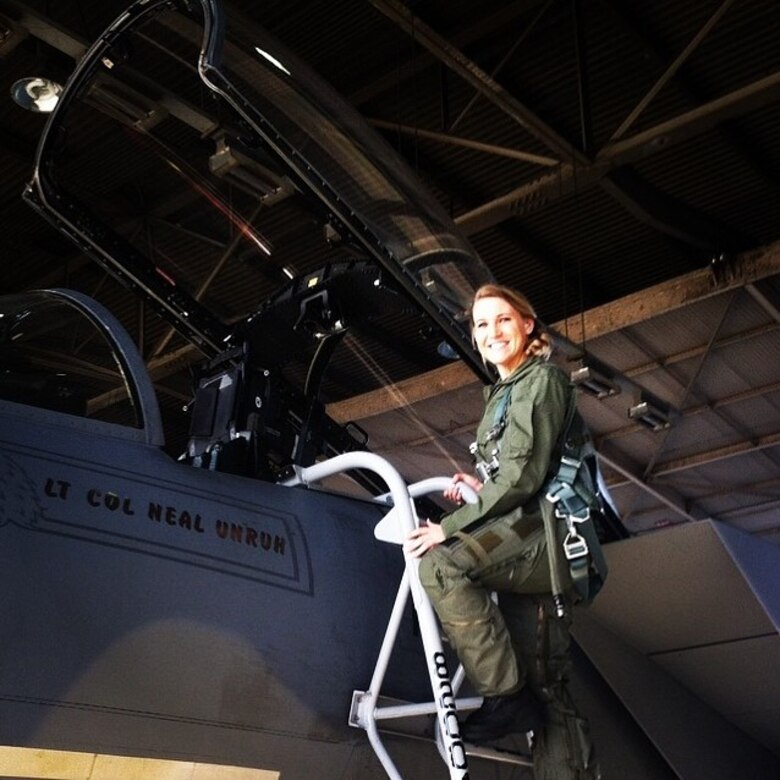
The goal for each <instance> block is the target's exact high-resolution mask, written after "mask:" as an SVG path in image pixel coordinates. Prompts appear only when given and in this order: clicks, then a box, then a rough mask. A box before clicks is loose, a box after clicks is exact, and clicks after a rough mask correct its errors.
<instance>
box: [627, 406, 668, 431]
mask: <svg viewBox="0 0 780 780" xmlns="http://www.w3.org/2000/svg"><path fill="white" fill-rule="evenodd" d="M628 416H629V418H630V419H632V420H636V421H637V422H638V423H642V425H644V426H646V427H647V428H649V429H650V430H651V431H662V430H664V429H665V428H668V427H669V426H670V425H671V421H670V419H669V412H668V411H666V410H665V409H661V408H660V407H658V406H656V405H655V404H653V403H650V401H640V402H639V403H637V404H635V405H634V406H632V407H630V408H629V410H628Z"/></svg>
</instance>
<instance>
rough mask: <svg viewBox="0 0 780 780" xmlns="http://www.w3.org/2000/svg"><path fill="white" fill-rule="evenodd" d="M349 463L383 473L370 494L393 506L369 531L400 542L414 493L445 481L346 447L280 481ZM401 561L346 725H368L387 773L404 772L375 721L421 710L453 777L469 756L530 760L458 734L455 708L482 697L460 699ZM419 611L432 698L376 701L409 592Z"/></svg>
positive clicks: (462, 771)
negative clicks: (409, 475) (407, 474)
mask: <svg viewBox="0 0 780 780" xmlns="http://www.w3.org/2000/svg"><path fill="white" fill-rule="evenodd" d="M352 469H360V470H368V471H373V472H375V473H376V474H377V475H378V476H380V477H381V478H382V479H383V480H384V481H385V483H386V485H387V486H388V488H390V490H389V492H388V493H385V494H383V495H381V496H377V497H375V499H374V500H375V501H377V502H379V503H381V504H383V505H386V506H391V507H392V509H391V510H390V511H389V512H388V513H387V514H386V515H385V516H384V517H383V518H382V520H381V521H380V522H379V523H378V524H377V526H376V528H375V530H374V535H375V536H376V537H377V538H378V539H380V540H382V541H385V542H390V543H395V544H402V542H403V540H404V539H405V538H406V536H407V535H408V534H409V533H411V531H412V530H413V529H414V528H415V527H416V526H417V525H418V524H419V520H418V517H417V513H416V511H415V507H414V499H416V498H420V497H422V496H424V495H429V494H432V493H440V492H441V491H442V490H444V489H445V488H446V487H447V486H448V485H449V484H450V481H451V480H450V478H449V477H434V478H431V479H426V480H423V481H422V482H416V483H415V484H413V485H407V484H406V483H405V482H404V480H403V478H402V477H401V475H400V474H399V473H398V471H396V469H395V468H394V467H393V466H392V465H391V464H390V463H388V461H386V460H385V459H384V458H382V457H380V456H379V455H375V454H373V453H370V452H348V453H344V454H343V455H337V456H336V457H334V458H330V459H329V460H326V461H323V462H322V463H317V464H315V465H313V466H308V467H296V470H295V476H293V477H291V478H290V479H289V480H287V481H285V483H284V484H285V485H290V486H292V485H307V486H308V485H314V484H316V483H318V482H321V481H322V480H324V479H326V478H328V477H332V476H334V475H336V474H340V473H342V472H345V471H350V470H352ZM461 492H462V494H463V496H464V499H465V500H466V501H468V502H469V503H474V502H475V501H476V500H477V499H476V494H475V493H474V492H473V491H472V490H471V489H470V488H468V486H466V485H461ZM403 556H404V562H405V564H406V566H405V571H404V574H403V576H402V578H401V583H400V585H399V587H398V593H397V595H396V598H395V603H394V605H393V609H392V612H391V614H390V620H389V622H388V625H387V629H386V631H385V636H384V640H383V641H382V646H381V648H380V650H379V656H378V658H377V662H376V666H375V668H374V674H373V676H372V678H371V683H370V686H369V688H368V690H367V691H355V692H354V693H353V695H352V706H351V708H350V713H349V725H350V726H353V727H355V728H362V729H365V731H366V733H367V735H368V739H369V742H370V743H371V746H372V748H373V749H374V752H375V753H376V755H377V758H378V759H379V760H380V762H381V763H382V766H383V767H384V770H385V772H386V773H387V776H388V777H389V778H391V780H403V778H402V777H401V775H400V773H399V772H398V769H397V768H396V766H395V764H394V763H393V760H392V758H391V757H390V755H389V753H388V752H387V749H386V748H385V746H384V744H383V743H382V740H381V738H380V736H379V728H378V726H377V722H378V721H390V720H394V719H401V718H414V717H419V716H421V715H435V716H436V719H435V728H434V734H435V740H436V746H437V748H438V751H439V755H440V756H441V758H442V760H443V761H444V763H445V764H446V765H447V768H448V770H449V776H450V779H451V780H467V778H468V758H467V757H468V756H475V757H477V756H478V757H479V758H482V759H488V760H492V761H497V762H500V763H505V764H515V765H519V766H530V765H531V761H530V759H529V758H528V757H526V756H522V755H519V754H517V753H512V752H508V751H501V750H493V749H491V748H483V747H477V746H474V745H468V744H465V743H464V742H463V740H462V739H461V738H460V729H459V727H458V717H457V712H458V711H461V712H462V711H464V710H470V709H474V708H476V707H479V705H480V704H481V703H482V699H481V698H479V697H474V698H466V699H457V700H456V698H455V697H456V696H457V692H458V690H459V688H460V685H461V683H462V682H463V679H464V673H463V667H462V666H461V667H459V668H458V670H457V671H456V673H455V676H454V678H452V679H450V675H449V671H448V668H447V662H446V659H445V655H444V650H443V648H442V643H441V635H440V632H439V626H438V623H437V620H436V615H435V613H434V611H433V607H432V605H431V602H430V600H429V599H428V596H427V594H426V593H425V591H424V589H423V588H422V586H421V585H420V580H419V577H418V573H417V569H418V566H419V561H418V560H417V559H416V558H412V557H411V556H410V555H408V554H407V553H406V552H404V553H403ZM409 593H411V594H412V601H413V604H414V607H415V610H416V611H417V619H418V623H419V626H420V638H421V640H422V644H423V651H424V654H425V661H426V665H427V669H428V676H429V678H430V681H431V691H432V693H433V701H431V702H423V703H400V704H399V703H392V704H387V703H384V702H381V703H380V692H381V687H382V683H383V681H384V677H385V673H386V671H387V667H388V664H389V662H390V657H391V654H392V651H393V647H394V645H395V641H396V638H397V636H398V631H399V629H400V625H401V618H402V616H403V613H404V609H405V607H406V603H407V601H408V598H409Z"/></svg>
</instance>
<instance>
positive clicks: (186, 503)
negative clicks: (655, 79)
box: [0, 0, 527, 778]
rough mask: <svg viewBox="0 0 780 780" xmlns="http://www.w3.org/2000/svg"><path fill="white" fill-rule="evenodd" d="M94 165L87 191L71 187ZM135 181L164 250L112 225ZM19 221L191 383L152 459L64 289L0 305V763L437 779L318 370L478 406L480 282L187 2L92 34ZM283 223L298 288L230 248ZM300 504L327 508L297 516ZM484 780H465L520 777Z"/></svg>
mask: <svg viewBox="0 0 780 780" xmlns="http://www.w3.org/2000/svg"><path fill="white" fill-rule="evenodd" d="M98 147H99V148H100V159H102V160H105V159H114V160H115V161H116V164H115V165H112V166H110V168H108V169H106V168H105V167H103V166H100V167H95V166H90V161H91V157H92V153H93V152H94V150H95V149H96V148H98ZM146 175H148V177H149V181H153V182H154V190H155V195H156V196H157V197H158V199H159V200H158V204H157V208H158V213H159V215H160V216H161V217H162V216H165V218H166V220H167V224H168V226H169V227H170V225H174V226H175V227H176V231H172V232H171V233H170V235H168V234H166V233H165V231H164V229H163V228H160V231H159V233H158V235H157V239H156V241H155V242H150V241H149V237H148V236H147V235H145V234H144V232H143V231H139V230H137V229H136V227H135V225H134V224H133V222H132V220H131V219H130V218H129V217H128V216H127V213H125V212H123V211H122V210H121V209H118V208H117V198H116V193H118V192H119V193H121V192H122V191H123V187H124V186H125V185H126V183H127V182H130V181H137V180H138V179H139V178H141V179H143V177H144V176H146ZM127 186H129V185H127ZM25 197H26V198H27V200H28V201H29V202H30V203H31V204H32V205H33V206H34V207H35V208H36V209H37V210H38V211H39V212H40V213H41V214H42V215H43V216H44V217H45V218H46V219H48V220H49V221H50V222H51V223H53V224H54V225H55V226H56V227H57V229H58V230H59V231H61V232H62V233H63V234H64V235H66V236H68V237H69V238H70V239H71V240H73V241H74V242H76V244H77V245H78V246H79V247H80V248H81V249H82V250H83V251H84V252H85V253H86V254H88V255H89V256H90V257H91V258H92V259H93V260H94V261H96V262H97V263H98V264H100V265H101V266H102V267H103V268H105V269H106V270H107V271H109V272H110V273H111V274H112V275H113V276H114V277H116V278H117V279H118V280H119V281H120V282H122V284H123V285H124V287H125V288H126V289H128V290H130V291H131V292H132V293H133V294H134V295H135V296H138V297H140V298H141V299H142V300H143V301H144V302H145V305H148V306H150V307H152V308H153V309H154V310H156V311H157V312H158V313H159V314H160V315H161V318H162V320H161V322H162V323H163V324H162V325H161V333H162V334H164V328H167V327H168V326H169V325H170V326H173V327H174V328H175V329H176V331H177V332H178V334H180V336H179V337H183V339H184V341H183V342H180V343H183V344H185V346H184V347H179V349H189V348H192V347H194V348H195V349H197V350H198V351H199V352H200V353H202V357H203V358H204V362H203V364H202V366H201V368H200V369H199V370H198V373H197V376H196V377H195V380H196V381H195V389H194V399H193V401H192V402H191V403H190V404H189V411H190V412H191V425H190V435H189V440H188V442H187V444H186V448H184V451H183V452H182V454H181V456H180V457H178V458H175V457H172V456H171V455H170V454H168V452H166V449H165V446H164V445H165V441H164V435H163V429H162V425H161V417H160V411H159V407H158V401H157V398H156V396H155V392H154V389H153V386H152V382H151V380H150V378H149V375H148V373H147V367H146V365H145V364H144V361H143V360H142V358H141V356H140V354H139V351H138V349H137V348H136V346H135V345H134V343H133V342H132V340H131V338H130V337H129V336H128V334H127V332H126V331H125V329H124V328H123V327H122V325H121V324H120V323H119V321H118V319H116V318H115V316H114V315H113V314H112V313H110V312H109V311H108V310H107V309H106V308H104V307H103V306H102V305H100V304H98V303H96V302H95V301H94V300H92V299H91V298H89V297H87V296H85V295H82V294H79V293H75V292H71V291H67V290H44V291H38V292H31V293H29V294H25V295H15V296H12V297H9V298H6V299H4V300H3V301H2V309H0V357H1V358H2V367H3V371H2V375H1V376H0V396H1V397H2V400H0V473H2V483H1V485H0V488H1V490H0V536H2V546H1V547H0V549H2V553H0V555H1V556H2V570H3V586H2V587H3V594H4V598H3V600H2V623H3V626H4V628H5V632H4V639H3V642H2V648H1V649H0V743H1V744H6V745H18V746H28V747H35V748H53V749H66V750H72V751H84V752H91V753H96V752H97V753H103V754H112V755H123V756H147V757H161V758H169V759H188V760H197V761H202V762H207V763H213V764H234V765H239V766H242V767H248V768H249V767H252V768H256V769H257V770H258V771H260V770H265V771H266V774H262V775H260V774H258V775H257V777H261V776H262V777H276V776H281V777H282V778H310V777H323V778H371V777H385V776H388V775H389V776H391V777H407V778H408V777H422V776H424V775H428V774H430V776H431V777H438V776H445V775H446V774H447V772H449V775H450V776H451V777H459V778H462V777H466V776H467V775H466V772H467V770H466V753H465V748H464V746H463V745H462V743H461V742H460V740H459V738H458V728H457V722H456V721H455V718H454V710H453V708H452V700H453V695H454V694H453V690H452V688H451V687H450V685H451V681H450V677H449V672H448V666H447V664H446V663H445V654H444V653H443V651H442V649H441V645H440V643H439V644H437V642H439V640H438V637H437V636H436V637H432V636H431V633H436V632H435V630H434V629H432V628H431V623H432V620H433V618H432V613H430V607H429V606H428V605H427V602H424V603H423V602H420V603H417V602H419V600H420V596H419V594H418V593H417V591H416V586H415V585H414V583H412V585H411V586H410V585H409V581H408V579H407V576H406V575H405V573H404V572H405V563H404V560H403V557H402V554H401V553H400V551H399V549H398V547H397V546H395V545H392V544H387V543H386V542H383V541H379V540H378V539H376V538H375V536H374V526H375V525H376V524H377V523H378V522H379V521H380V520H381V519H382V518H383V516H385V514H386V513H387V510H388V506H390V505H391V504H392V505H393V506H395V507H396V509H397V510H398V515H399V517H398V518H395V512H394V513H393V515H391V519H392V520H393V522H395V521H396V520H397V522H398V523H399V525H398V528H397V530H396V531H395V532H391V534H390V535H391V536H392V535H393V534H394V533H395V535H400V533H402V529H403V528H408V527H411V526H410V524H411V523H412V522H413V518H412V515H411V512H410V511H408V506H409V501H408V497H407V493H406V490H407V486H406V485H405V484H404V483H403V481H402V480H401V479H400V476H399V475H398V474H397V473H396V472H395V471H394V469H393V468H392V467H391V466H390V465H389V464H387V463H386V462H385V461H382V459H381V458H378V457H377V456H375V455H371V454H370V453H368V452H366V450H367V442H366V441H365V438H364V437H363V436H362V434H361V432H360V430H359V429H358V428H357V427H356V426H343V425H339V424H337V423H336V422H334V421H333V420H332V419H330V418H329V417H328V415H327V414H326V411H325V404H324V400H325V399H327V398H328V392H329V384H328V383H329V381H330V379H329V374H328V371H333V372H335V373H339V372H341V373H342V374H347V375H350V376H351V374H350V372H354V371H356V370H357V369H356V366H358V363H359V361H356V360H355V359H354V358H353V357H352V356H353V355H354V354H364V353H365V352H366V351H370V340H371V338H372V333H373V334H375V333H385V334H386V335H387V334H390V336H392V338H393V339H396V340H397V342H398V344H400V345H401V346H403V344H404V342H405V340H408V339H409V338H410V334H411V336H414V337H416V334H418V333H419V332H420V331H426V332H428V333H430V334H433V336H432V338H429V339H428V340H427V341H426V342H425V343H424V344H423V345H422V346H421V347H420V349H421V350H423V353H424V354H423V355H422V357H423V358H424V359H426V360H428V359H430V361H431V366H432V365H434V363H435V361H438V362H439V363H441V361H442V358H441V357H440V356H439V350H438V349H437V348H438V347H439V346H440V345H441V344H445V345H446V350H444V351H447V350H449V352H451V353H453V354H455V355H457V356H459V357H460V358H461V359H463V360H464V361H466V363H467V364H468V365H470V366H471V367H472V368H473V370H474V371H475V372H476V373H477V374H480V375H482V376H483V377H484V374H483V372H484V368H483V366H482V364H481V362H480V361H479V359H478V357H477V356H476V355H475V353H474V351H473V349H472V346H471V344H470V341H469V336H468V332H467V329H466V328H465V326H464V323H465V319H466V308H467V305H468V301H469V298H470V295H471V293H472V292H473V290H474V289H475V287H476V286H478V285H479V284H481V283H483V282H485V281H488V280H489V278H490V277H489V273H488V271H487V269H486V267H485V266H484V265H483V264H482V262H481V261H480V260H479V258H478V257H477V256H476V254H475V253H474V251H473V250H472V249H471V248H470V246H469V245H468V244H467V243H466V242H465V241H464V240H463V239H462V238H461V237H460V235H459V234H458V232H457V230H456V229H455V227H454V226H453V224H452V222H451V220H450V219H449V218H448V217H447V215H446V214H445V213H444V212H443V210H442V209H441V208H440V207H439V205H438V204H437V203H436V202H435V200H434V199H433V198H432V197H431V196H429V195H428V194H426V193H425V192H424V191H423V190H422V189H421V187H420V185H419V183H418V182H417V180H416V178H415V176H414V175H413V174H412V173H411V172H410V171H409V170H408V169H407V167H406V166H405V165H404V164H403V163H402V162H401V160H400V159H399V157H398V156H397V155H396V154H395V153H394V152H393V151H392V150H391V149H390V148H389V147H388V146H387V145H386V144H385V143H384V142H383V141H382V140H381V139H380V138H379V137H378V136H377V135H376V134H375V133H374V132H373V131H372V130H371V129H370V128H369V127H368V126H367V124H366V123H365V122H364V121H363V120H362V119H361V118H360V117H359V116H358V115H357V114H356V113H355V112H354V111H352V110H351V109H350V108H349V107H348V106H347V105H346V104H345V102H344V101H343V100H342V99H340V98H339V97H338V96H337V95H335V94H334V93H333V92H332V90H330V89H329V88H328V87H327V86H326V85H324V84H323V83H322V82H321V81H320V80H319V79H318V78H317V77H316V76H315V75H314V74H313V73H312V72H311V71H310V70H309V69H308V68H307V67H305V65H303V64H302V63H301V62H299V61H298V60H297V59H296V58H295V57H294V56H293V55H292V54H290V53H289V52H287V51H285V50H284V49H283V48H282V47H281V46H280V45H279V44H278V43H277V42H275V41H274V40H272V39H271V38H270V37H269V36H268V35H267V34H266V33H264V32H263V31H262V30H260V29H258V28H257V27H256V26H254V25H252V24H249V23H248V22H247V21H246V20H244V19H241V18H238V17H233V16H231V15H229V14H227V13H226V11H225V9H224V8H223V7H222V6H221V4H220V3H218V2H217V1H216V0H199V1H195V0H191V1H189V2H184V1H182V2H171V0H150V1H147V0H143V1H142V2H136V3H135V4H134V5H132V6H131V7H130V8H129V9H128V10H127V12H126V13H125V14H123V15H122V16H121V17H120V18H119V19H117V20H116V22H114V23H113V24H112V25H111V26H110V27H109V29H108V30H107V31H106V32H105V33H104V34H103V35H102V36H101V38H100V39H99V40H98V41H97V42H96V43H95V44H94V45H93V46H92V48H91V49H90V50H89V52H88V53H87V54H86V56H84V58H83V59H82V60H81V61H80V63H79V65H78V66H77V68H76V70H75V71H74V73H73V75H72V77H71V79H70V81H69V82H68V84H67V86H66V88H65V90H64V92H63V94H62V96H61V98H60V101H59V103H58V105H57V107H56V109H55V111H54V113H53V114H52V116H51V118H50V120H49V122H48V124H47V126H46V129H45V131H44V133H43V136H42V138H41V142H40V146H39V150H38V157H37V161H36V167H35V172H34V176H33V179H32V182H31V184H30V185H29V187H28V189H27V191H26V193H25ZM128 202H129V200H128ZM304 206H305V208H306V209H307V213H309V214H311V215H313V217H309V219H312V218H313V219H315V220H316V221H317V223H318V224H319V225H321V226H322V234H323V247H325V248H326V249H327V252H328V253H327V254H323V255H322V261H320V260H318V259H317V255H316V253H313V254H312V253H310V254H309V255H307V257H309V258H310V259H308V260H306V262H307V263H309V266H308V267H302V266H301V265H297V266H296V265H294V264H291V263H282V262H281V261H279V260H278V259H277V254H278V253H277V252H276V249H275V248H274V247H271V246H270V245H269V243H268V241H267V240H266V239H265V238H264V236H263V235H262V233H261V231H260V230H259V229H258V228H257V224H258V223H259V220H255V219H254V217H257V215H258V213H259V211H258V210H259V209H263V212H262V213H263V215H265V214H266V213H268V214H273V213H274V212H275V210H277V209H279V210H285V209H287V210H291V211H293V213H295V212H298V211H300V212H301V213H303V208H304ZM286 217H287V218H289V213H288V214H287V215H286ZM198 234H200V235H201V236H204V235H211V236H214V235H220V236H223V237H225V240H226V243H228V244H229V243H231V242H232V248H233V250H234V252H233V255H234V256H239V257H241V258H243V259H244V261H245V267H246V269H247V272H246V273H247V281H246V283H247V285H249V284H252V285H255V286H256V288H257V291H258V300H257V306H256V308H255V310H254V312H253V314H252V315H251V316H250V317H248V318H246V317H241V318H237V317H235V314H236V313H235V312H232V311H230V310H229V308H228V307H226V306H225V305H224V304H222V305H220V304H219V303H218V301H220V300H221V301H224V300H229V297H230V296H229V291H225V290H219V285H220V284H221V280H220V279H219V277H218V269H217V271H214V272H213V275H211V274H212V271H213V269H214V260H213V254H212V255H209V254H206V253H205V252H203V251H201V250H202V246H201V243H202V242H200V243H199V239H198V238H197V236H198ZM334 246H335V247H338V250H337V252H336V254H335V255H334V250H333V247H334ZM282 254H283V253H282ZM334 257H335V259H334ZM253 268H254V269H258V268H259V269H260V272H259V273H257V272H256V271H252V272H251V274H250V269H253ZM258 280H259V281H258ZM218 293H219V295H218ZM165 323H167V324H165ZM177 338H178V337H177ZM173 343H174V345H176V343H177V342H173ZM401 351H402V350H401ZM326 369H328V371H326ZM484 378H486V377H484ZM354 381H355V383H356V384H355V387H356V388H361V387H365V386H366V385H361V384H359V382H358V380H357V379H355V380H354ZM372 381H374V382H375V383H376V382H377V381H381V377H380V378H379V380H377V378H376V377H374V378H373V380H372ZM169 449H170V447H169ZM339 475H341V476H339ZM332 477H335V478H336V479H337V480H340V481H341V482H340V483H339V484H341V485H345V484H348V485H350V486H351V487H354V488H355V489H354V490H351V491H350V492H351V495H346V494H345V493H344V491H341V492H336V491H334V490H329V489H325V488H320V489H315V488H316V484H315V483H320V482H321V481H324V484H325V485H327V484H328V482H327V479H328V478H332ZM439 489H440V485H435V484H433V485H427V486H421V487H419V488H417V489H416V490H417V493H419V497H420V500H423V501H424V500H430V499H426V498H425V495H426V494H427V493H428V492H433V491H434V490H439ZM358 490H359V492H360V493H361V495H359V496H358V495H357V492H358ZM388 490H389V491H390V492H389V494H388ZM413 492H414V491H413ZM382 494H384V497H382ZM388 495H389V497H388ZM372 496H374V498H372ZM377 496H379V498H378V499H377V498H376V497H377ZM412 579H414V578H412ZM410 587H411V588H412V591H413V593H412V595H413V598H414V599H415V601H416V603H417V606H418V609H417V614H415V613H414V612H413V611H412V610H411V609H410V608H409V607H408V606H406V594H407V593H408V592H409V588H410ZM426 610H427V611H426ZM388 625H390V626H391V632H390V633H391V634H392V636H391V637H390V639H391V640H392V642H394V648H393V649H392V652H390V644H388V643H387V642H385V641H384V637H385V632H386V629H387V627H388ZM378 658H379V664H378V666H377V667H376V668H375V665H376V664H377V659H378ZM380 685H381V695H382V699H381V701H382V702H388V701H392V702H396V703H398V704H400V703H413V704H416V705H417V706H416V709H414V710H413V711H410V714H411V715H412V716H413V717H410V718H404V719H402V720H401V719H398V720H396V719H394V720H393V721H392V725H391V726H389V728H388V731H389V732H390V735H389V736H386V737H384V741H382V740H381V739H380V738H379V736H378V733H377V728H376V723H375V720H374V710H375V708H376V705H377V701H378V697H379V686H380ZM434 700H435V701H436V704H434V705H428V704H426V702H431V701H434ZM387 720H388V721H389V715H388V716H387ZM355 726H357V727H360V728H354V727H355ZM361 728H362V729H365V730H366V731H368V732H369V737H370V742H369V740H367V739H366V734H365V733H364V732H363V731H362V730H361ZM403 735H405V736H403ZM410 736H411V738H409V737H410ZM385 742H386V743H387V745H388V746H389V747H388V751H387V753H383V750H384V748H383V747H382V746H383V745H384V744H385ZM434 742H437V743H438V747H439V750H437V749H436V747H435V745H434ZM374 750H376V752H377V754H378V755H379V759H377V758H376V757H375V755H374ZM440 753H441V755H440ZM390 754H391V755H390ZM507 760H509V761H510V763H506V764H502V765H499V766H496V765H492V764H491V765H489V766H488V765H487V764H486V763H485V762H484V761H483V760H478V761H476V762H472V763H473V764H474V765H473V766H472V767H471V775H472V776H475V777H483V776H489V777H491V778H493V777H496V778H497V777H512V776H515V777H517V776H520V775H522V774H523V773H524V772H525V771H526V770H525V769H524V768H523V767H524V765H525V764H526V763H527V762H526V760H525V759H523V758H515V759H514V763H511V761H512V759H511V757H507ZM481 770H482V771H484V772H485V773H487V774H480V771H481ZM214 771H215V772H216V770H214ZM213 776H214V777H217V776H218V775H217V774H214V775H213Z"/></svg>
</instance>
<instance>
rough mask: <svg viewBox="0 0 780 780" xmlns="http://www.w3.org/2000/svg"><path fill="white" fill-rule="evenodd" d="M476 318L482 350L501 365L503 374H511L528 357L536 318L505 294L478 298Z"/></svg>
mask: <svg viewBox="0 0 780 780" xmlns="http://www.w3.org/2000/svg"><path fill="white" fill-rule="evenodd" d="M472 319H473V323H474V330H473V333H474V341H475V343H476V345H477V349H478V350H479V353H480V354H481V355H482V357H483V358H484V359H485V360H486V361H488V362H489V363H492V364H493V365H494V366H495V367H496V368H497V369H498V373H499V376H501V377H502V378H503V377H505V376H509V374H511V373H512V372H513V371H514V370H515V369H516V368H517V367H518V366H519V365H520V364H521V363H522V362H523V361H524V360H525V358H526V353H525V350H526V347H527V346H528V337H529V335H530V333H531V331H532V330H533V328H534V320H533V319H530V318H525V317H523V316H522V315H521V314H520V313H519V312H518V311H517V310H516V309H515V308H513V307H512V305H511V304H510V303H509V302H508V301H505V300H504V299H503V298H480V299H478V300H477V301H475V302H474V308H473V310H472Z"/></svg>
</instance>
